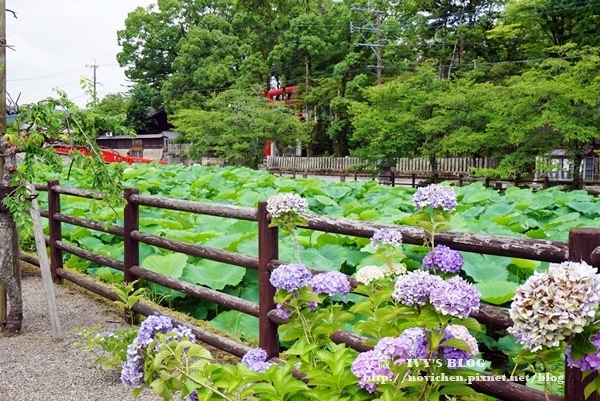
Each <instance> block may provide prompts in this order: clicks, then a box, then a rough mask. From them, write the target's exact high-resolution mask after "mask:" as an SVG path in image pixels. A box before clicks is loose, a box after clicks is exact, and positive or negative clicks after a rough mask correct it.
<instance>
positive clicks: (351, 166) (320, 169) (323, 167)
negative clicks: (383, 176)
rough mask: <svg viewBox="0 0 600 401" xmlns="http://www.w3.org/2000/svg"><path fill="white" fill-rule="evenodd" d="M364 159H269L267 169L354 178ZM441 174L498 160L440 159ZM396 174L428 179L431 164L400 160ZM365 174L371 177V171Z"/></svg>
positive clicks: (423, 160) (466, 171)
mask: <svg viewBox="0 0 600 401" xmlns="http://www.w3.org/2000/svg"><path fill="white" fill-rule="evenodd" d="M362 162H364V161H362V160H361V159H359V158H357V157H285V156H269V157H267V163H266V167H267V170H268V171H271V172H287V173H290V172H298V173H309V174H332V175H339V174H342V173H345V174H346V175H352V174H353V173H354V172H355V171H356V170H357V169H356V166H358V165H360V164H361V163H362ZM437 162H438V171H439V172H440V174H445V175H458V174H469V173H471V169H473V168H494V167H497V166H498V161H497V160H495V159H491V158H477V157H472V158H469V157H462V158H461V157H442V158H439V159H437ZM395 168H396V171H397V172H403V173H406V174H408V173H419V174H420V175H422V176H427V175H429V174H430V173H431V163H430V161H429V159H427V158H409V157H401V158H399V159H397V162H396V165H395ZM366 173H369V174H371V173H372V171H367V172H366Z"/></svg>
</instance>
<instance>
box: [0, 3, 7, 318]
mask: <svg viewBox="0 0 600 401" xmlns="http://www.w3.org/2000/svg"><path fill="white" fill-rule="evenodd" d="M5 9H6V0H0V135H4V134H6V11H5ZM2 171H4V157H0V172H2ZM3 268H4V267H3V266H0V269H3ZM7 301H8V300H7V297H6V289H5V288H4V287H3V286H2V284H0V320H1V321H3V322H5V321H6V318H7V315H8V302H7Z"/></svg>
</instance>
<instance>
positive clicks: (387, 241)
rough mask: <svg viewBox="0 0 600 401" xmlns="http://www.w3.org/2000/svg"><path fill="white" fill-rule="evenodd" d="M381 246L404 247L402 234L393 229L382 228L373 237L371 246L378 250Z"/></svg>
mask: <svg viewBox="0 0 600 401" xmlns="http://www.w3.org/2000/svg"><path fill="white" fill-rule="evenodd" d="M380 245H402V233H401V232H400V231H398V230H394V229H391V228H380V229H379V230H377V231H375V234H373V236H372V237H371V246H372V247H373V248H377V247H378V246H380Z"/></svg>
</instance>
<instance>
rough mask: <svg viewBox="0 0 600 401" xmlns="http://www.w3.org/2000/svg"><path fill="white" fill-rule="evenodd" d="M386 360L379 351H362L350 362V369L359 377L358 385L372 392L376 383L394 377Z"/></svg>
mask: <svg viewBox="0 0 600 401" xmlns="http://www.w3.org/2000/svg"><path fill="white" fill-rule="evenodd" d="M388 362H389V361H388V358H387V357H386V356H385V355H383V354H382V353H381V352H379V351H376V350H371V351H367V352H362V353H360V354H359V355H358V356H357V357H356V359H355V360H354V362H352V367H351V368H350V371H351V372H352V373H353V374H354V376H356V377H357V378H358V379H359V380H358V386H359V387H362V388H364V389H365V390H367V391H368V392H369V393H374V392H375V388H376V387H377V384H378V383H382V382H383V381H384V380H390V379H393V378H394V375H393V373H392V371H391V370H390V369H389V368H388V367H387V364H388Z"/></svg>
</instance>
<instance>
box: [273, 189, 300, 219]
mask: <svg viewBox="0 0 600 401" xmlns="http://www.w3.org/2000/svg"><path fill="white" fill-rule="evenodd" d="M307 210H308V202H307V201H306V199H304V198H302V197H301V196H300V195H298V194H293V193H285V194H278V195H273V196H271V197H270V198H269V199H267V212H269V213H270V214H271V217H280V216H283V215H285V214H288V213H305V212H306V211H307Z"/></svg>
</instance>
